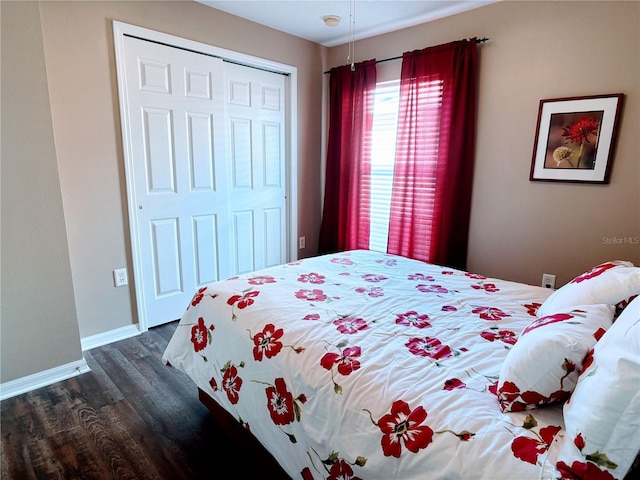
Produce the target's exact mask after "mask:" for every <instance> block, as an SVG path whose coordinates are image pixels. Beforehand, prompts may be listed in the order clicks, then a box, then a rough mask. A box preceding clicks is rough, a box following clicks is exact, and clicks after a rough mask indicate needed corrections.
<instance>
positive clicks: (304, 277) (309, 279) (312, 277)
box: [298, 272, 325, 285]
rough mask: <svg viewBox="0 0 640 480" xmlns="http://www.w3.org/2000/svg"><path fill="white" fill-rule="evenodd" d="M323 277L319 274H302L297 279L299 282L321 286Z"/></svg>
mask: <svg viewBox="0 0 640 480" xmlns="http://www.w3.org/2000/svg"><path fill="white" fill-rule="evenodd" d="M324 279H325V276H324V275H320V274H319V273H313V272H312V273H304V274H301V275H300V276H299V277H298V281H299V282H304V283H314V284H317V285H319V284H321V283H324Z"/></svg>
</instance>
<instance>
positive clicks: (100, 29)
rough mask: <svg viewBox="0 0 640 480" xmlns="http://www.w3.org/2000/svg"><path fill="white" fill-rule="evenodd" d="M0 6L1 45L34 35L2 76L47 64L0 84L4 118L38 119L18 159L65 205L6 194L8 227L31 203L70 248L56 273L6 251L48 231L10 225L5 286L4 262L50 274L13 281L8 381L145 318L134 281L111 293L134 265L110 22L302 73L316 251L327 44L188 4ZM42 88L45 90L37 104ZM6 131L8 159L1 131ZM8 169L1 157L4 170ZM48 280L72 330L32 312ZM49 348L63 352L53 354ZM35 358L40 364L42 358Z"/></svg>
mask: <svg viewBox="0 0 640 480" xmlns="http://www.w3.org/2000/svg"><path fill="white" fill-rule="evenodd" d="M5 3H6V4H7V5H5ZM2 6H3V9H2V12H3V18H2V27H3V40H4V37H5V27H7V28H9V27H13V28H12V30H11V31H16V32H19V33H21V37H26V38H27V40H28V41H27V42H25V43H22V41H21V40H22V38H21V39H19V40H15V41H14V42H13V43H12V44H10V45H7V46H6V48H5V45H4V44H3V50H2V71H3V81H4V72H5V69H9V68H12V66H13V65H20V66H22V65H23V64H24V63H28V62H29V59H31V60H32V61H33V59H34V58H35V59H36V60H38V61H39V62H40V63H39V64H38V67H39V68H38V71H37V72H36V73H37V76H36V77H35V80H36V81H37V85H35V86H34V85H32V84H31V83H30V82H22V81H21V80H20V79H19V78H17V77H19V75H18V74H17V73H16V74H15V77H12V78H14V79H15V81H14V82H12V83H11V84H8V85H7V86H6V87H5V85H3V87H5V88H6V89H7V90H6V91H5V90H3V102H2V115H3V121H4V120H5V117H7V118H9V119H11V116H12V115H13V113H14V112H13V111H9V110H8V109H6V111H5V102H4V99H5V96H4V95H5V94H6V96H7V98H11V100H12V102H11V103H10V105H11V106H12V107H14V109H18V108H20V107H19V106H20V105H23V104H24V105H26V106H27V107H28V108H29V113H32V112H31V110H33V117H34V118H35V119H37V121H35V122H34V123H32V124H31V125H28V126H27V125H20V127H22V128H23V130H22V131H21V132H20V136H19V137H17V138H14V139H12V142H11V145H12V146H15V149H20V148H25V149H26V150H25V153H26V155H22V156H21V158H20V161H21V162H24V164H23V165H22V168H23V171H22V172H21V175H22V174H24V175H23V176H26V177H28V176H29V175H36V174H37V175H38V176H44V180H46V181H47V182H49V183H48V184H47V185H46V186H47V187H49V188H52V189H53V191H52V192H51V191H49V190H47V191H46V194H47V195H51V196H54V197H56V196H57V202H58V204H57V205H58V209H57V210H56V204H55V202H54V201H53V200H55V199H56V198H54V199H52V200H51V201H49V202H46V203H47V204H46V206H42V207H40V203H34V201H37V200H39V199H40V198H41V196H44V195H45V194H44V193H43V194H41V195H36V194H35V193H34V192H32V191H27V190H24V191H23V192H22V193H21V194H20V195H18V194H16V196H17V197H18V198H19V199H20V200H21V201H23V202H25V205H22V204H18V203H17V202H11V205H9V204H8V203H7V202H5V197H6V196H5V195H4V193H3V203H2V208H3V211H2V215H3V216H2V221H3V227H4V226H5V224H6V223H8V222H5V215H7V217H9V216H10V217H11V218H13V219H22V218H29V217H27V216H26V215H27V214H28V213H31V212H30V210H31V208H30V207H34V206H36V205H38V206H39V208H43V210H39V215H38V217H37V218H40V217H46V220H47V222H46V223H47V225H48V224H52V228H54V229H55V230H56V231H57V232H56V233H58V234H59V235H62V237H61V238H59V239H58V238H51V242H52V245H51V247H52V248H51V250H52V251H53V252H54V253H57V249H58V248H57V247H58V245H57V243H58V241H60V242H64V251H65V252H64V253H65V254H66V255H67V257H66V261H67V269H66V272H65V270H64V269H61V268H59V266H58V263H59V262H58V261H57V260H53V259H50V258H41V257H42V256H41V255H38V256H36V257H34V256H32V255H29V252H28V251H27V250H26V246H25V247H24V248H18V247H15V249H14V248H10V247H13V245H14V243H15V244H19V243H20V242H21V241H22V242H27V241H29V239H28V238H20V235H25V236H29V234H30V233H31V232H33V233H37V234H40V230H41V229H40V228H35V227H33V226H31V227H27V226H25V228H24V229H22V228H21V230H20V231H18V232H15V234H16V235H15V236H14V235H13V233H14V232H11V233H7V230H8V229H3V231H2V257H3V265H2V276H3V283H5V282H6V283H10V282H11V281H12V280H13V279H12V277H11V276H10V273H12V272H10V271H9V270H8V269H5V266H6V265H9V266H13V267H15V268H14V271H15V270H16V269H18V267H19V266H20V265H24V267H26V268H27V269H28V270H29V271H32V270H35V271H37V270H40V271H41V272H42V275H41V278H38V279H35V278H33V277H29V278H25V279H24V280H23V281H22V282H20V283H15V280H13V281H14V285H12V286H10V287H9V288H5V289H4V290H3V291H2V377H1V378H0V381H1V382H7V381H11V380H14V379H17V378H20V377H23V376H25V375H28V374H31V373H36V372H40V371H42V370H46V369H50V368H54V367H57V366H59V365H60V364H61V363H65V362H62V361H61V359H60V357H61V356H63V357H65V358H66V357H67V356H69V355H70V354H71V353H73V355H72V356H73V357H74V358H73V360H77V359H79V358H81V353H80V343H79V338H78V330H79V332H80V337H82V338H85V337H89V336H92V335H97V334H101V333H105V332H110V331H112V330H115V329H118V328H121V327H127V326H130V325H132V324H135V323H137V315H136V311H135V292H134V290H133V286H132V284H133V282H132V281H130V286H129V287H124V288H123V287H120V288H115V287H114V286H113V280H112V271H113V269H115V268H121V267H125V266H126V267H127V268H128V269H129V272H130V275H131V272H132V263H131V262H132V260H131V245H130V240H129V230H128V225H129V221H128V217H127V202H126V186H125V178H124V166H123V153H122V142H121V133H120V121H119V118H120V117H119V115H120V113H119V107H118V96H117V81H116V71H115V56H114V53H113V33H112V21H113V20H118V21H121V22H125V23H130V24H133V25H138V26H141V27H145V28H149V29H152V30H157V31H161V32H165V33H168V34H171V35H176V36H180V37H184V38H187V39H190V40H194V41H198V42H202V43H207V44H210V45H215V46H217V47H221V48H225V49H228V50H233V51H236V52H240V53H244V54H247V55H252V56H255V57H261V58H265V59H268V60H273V61H275V62H279V63H283V64H288V65H292V66H295V67H297V76H298V113H297V115H298V137H297V147H298V151H297V157H298V200H299V201H298V234H299V235H305V236H306V238H307V248H306V249H305V250H303V251H300V252H299V253H298V255H299V256H305V255H309V254H313V253H314V252H315V251H316V250H317V238H318V232H319V215H320V210H321V205H320V198H321V196H320V185H319V183H318V178H319V175H320V155H321V154H320V152H321V131H322V125H321V120H322V117H321V114H320V111H321V102H322V71H323V57H324V56H326V50H327V49H326V48H325V47H321V46H320V45H317V44H315V43H312V42H308V41H306V40H302V39H299V38H296V37H292V36H290V35H287V34H284V33H281V32H277V31H275V30H272V29H269V28H266V27H262V26H260V25H257V24H254V23H251V22H247V21H244V20H242V19H240V18H238V17H234V16H231V15H228V14H225V13H222V12H219V11H217V10H214V9H212V8H209V7H206V6H204V5H202V4H200V3H197V2H193V1H191V0H187V1H175V2H167V1H152V2H142V1H124V2H122V1H108V2H100V1H73V2H67V1H63V2H51V1H46V2H31V1H29V2H4V1H3V2H2ZM23 23H24V24H25V26H27V27H29V29H28V30H25V31H24V33H22V32H21V29H22V24H23ZM7 35H8V34H7ZM45 66H46V70H45ZM34 90H36V91H37V92H38V93H39V95H38V96H37V97H35V98H34V97H33V96H32V95H33V91H34ZM46 94H48V95H47V98H44V96H45V95H46ZM23 108H24V107H23ZM43 113H44V114H43ZM45 120H46V121H45ZM16 128H17V127H16ZM12 131H13V130H12ZM7 132H8V131H7ZM2 135H3V138H2V143H3V156H4V152H5V150H4V145H5V129H4V128H3V132H2ZM54 147H55V149H54ZM40 150H46V153H47V158H46V160H47V161H48V164H47V165H46V166H47V167H48V168H47V169H46V170H41V169H40V168H41V166H40V165H39V163H40V162H41V159H40V158H38V154H39V151H40ZM56 159H57V164H56ZM54 167H55V169H54ZM5 170H6V169H5V160H4V159H3V173H5ZM25 172H26V173H25ZM58 173H59V175H58ZM9 175H10V177H9V176H8V175H7V176H5V175H3V182H5V183H7V184H11V183H13V182H15V181H16V180H20V181H22V179H23V176H21V177H19V178H18V177H16V176H15V174H14V172H13V171H9ZM25 183H26V184H29V183H30V184H31V185H32V186H33V188H38V189H39V188H44V187H42V186H41V184H40V183H35V182H33V181H31V182H29V179H28V178H27V179H25ZM3 187H4V185H3ZM27 192H28V193H27ZM60 197H61V198H60ZM60 200H61V203H60ZM5 207H6V208H5ZM62 208H63V209H64V215H63V213H62V212H63V210H62ZM11 226H12V225H9V228H11ZM21 227H22V226H21ZM39 238H41V241H40V243H41V244H43V245H41V247H42V249H43V250H45V251H46V249H48V248H49V247H48V240H46V237H44V236H42V237H39ZM12 240H15V242H13V243H12V242H11V241H12ZM67 242H68V249H67ZM26 245H28V243H27V244H26ZM44 253H45V252H43V254H44ZM5 257H13V260H14V263H11V262H8V263H6V264H5V262H4V260H5ZM69 264H70V270H69ZM14 273H15V272H14ZM65 273H66V275H65ZM71 282H72V288H71ZM51 284H54V286H55V288H53V290H52V291H53V292H57V291H58V290H61V289H63V288H66V291H64V292H63V293H65V295H64V297H63V299H64V300H70V302H71V303H70V305H65V306H66V307H68V310H69V315H67V316H66V317H67V318H70V319H71V320H72V326H68V325H67V326H64V327H63V326H62V325H60V326H57V324H56V323H53V324H52V323H51V322H50V320H49V319H48V318H46V316H41V315H39V314H40V310H42V309H47V308H48V307H47V305H46V304H45V303H38V305H37V306H36V305H35V303H36V302H41V299H40V298H38V293H39V294H40V295H41V296H42V293H41V292H39V290H46V289H51ZM12 287H13V288H12ZM15 291H22V292H23V293H22V294H21V295H20V296H19V297H16V298H15V301H14V300H11V299H9V298H8V296H9V294H10V293H11V294H13V293H14V292H15ZM69 295H71V297H69ZM27 296H28V298H29V299H30V301H28V302H23V303H22V304H19V302H18V301H19V300H24V299H25V297H27ZM48 296H49V295H47V298H48ZM74 298H75V304H74ZM61 301H62V300H59V302H58V303H60V302H61ZM69 307H70V308H69ZM52 314H57V310H52ZM65 320H66V319H65ZM60 323H62V322H60ZM52 325H53V327H54V328H55V329H56V330H57V331H56V332H54V333H53V334H52V335H53V336H54V337H56V336H58V335H59V336H61V337H65V338H66V340H67V345H66V348H60V347H61V346H60V345H58V344H56V343H50V339H49V338H48V335H49V332H46V331H45V330H48V329H49V328H50V327H51V326H52ZM25 336H26V338H25ZM5 345H7V346H8V347H7V348H5ZM49 345H51V347H49ZM11 347H12V348H11ZM53 348H55V349H56V352H51V351H50V350H51V349H53ZM62 352H64V353H62ZM33 356H36V357H38V358H39V360H41V361H34V360H33ZM70 361H71V360H70Z"/></svg>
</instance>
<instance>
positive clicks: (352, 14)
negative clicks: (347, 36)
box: [347, 0, 356, 72]
mask: <svg viewBox="0 0 640 480" xmlns="http://www.w3.org/2000/svg"><path fill="white" fill-rule="evenodd" d="M355 25H356V2H355V0H350V3H349V31H350V33H351V41H350V42H349V54H348V55H347V63H349V64H351V71H352V72H354V71H355V70H356V65H355V50H356V44H355V43H356V42H355V31H356V28H355Z"/></svg>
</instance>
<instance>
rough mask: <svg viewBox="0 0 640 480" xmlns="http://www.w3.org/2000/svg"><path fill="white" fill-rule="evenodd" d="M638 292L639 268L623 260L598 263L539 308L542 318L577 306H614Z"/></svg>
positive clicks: (556, 292)
mask: <svg viewBox="0 0 640 480" xmlns="http://www.w3.org/2000/svg"><path fill="white" fill-rule="evenodd" d="M635 295H640V267H635V266H634V265H633V263H631V262H626V261H623V260H613V261H611V262H606V263H601V264H600V265H596V266H595V267H593V268H591V269H589V270H587V271H586V272H584V273H583V274H582V275H578V276H577V277H576V278H574V279H573V280H571V281H570V282H569V283H567V284H566V285H563V286H562V287H560V288H559V289H558V290H556V291H555V292H553V293H552V294H551V295H549V297H547V299H546V300H545V301H544V303H543V304H542V305H541V306H540V308H538V312H537V315H538V316H539V317H544V316H547V315H550V314H553V313H555V312H560V311H562V310H564V309H566V308H572V307H575V306H577V305H592V304H600V303H606V304H609V305H616V304H618V303H620V302H622V301H626V300H629V299H630V298H631V297H633V296H635Z"/></svg>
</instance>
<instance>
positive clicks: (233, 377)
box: [222, 365, 242, 405]
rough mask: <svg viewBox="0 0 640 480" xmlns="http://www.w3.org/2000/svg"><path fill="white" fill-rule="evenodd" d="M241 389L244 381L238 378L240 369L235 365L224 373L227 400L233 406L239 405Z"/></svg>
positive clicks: (224, 388)
mask: <svg viewBox="0 0 640 480" xmlns="http://www.w3.org/2000/svg"><path fill="white" fill-rule="evenodd" d="M241 387H242V379H241V378H240V377H239V376H238V369H237V368H236V366H235V365H231V366H230V367H229V368H227V369H226V370H225V371H224V375H223V377H222V388H223V390H224V391H225V392H227V398H228V399H229V401H230V402H231V403H232V404H233V405H235V404H236V403H238V400H239V398H240V397H239V393H240V388H241Z"/></svg>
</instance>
